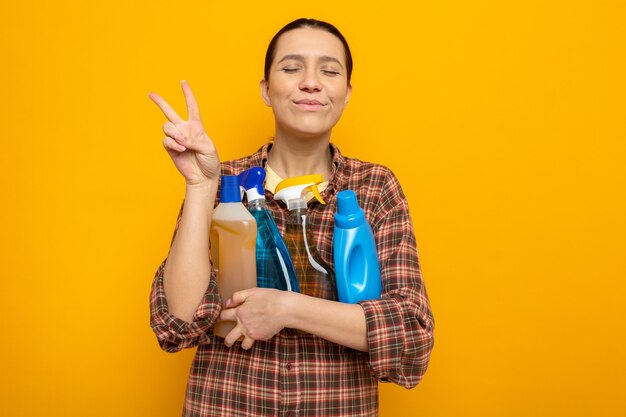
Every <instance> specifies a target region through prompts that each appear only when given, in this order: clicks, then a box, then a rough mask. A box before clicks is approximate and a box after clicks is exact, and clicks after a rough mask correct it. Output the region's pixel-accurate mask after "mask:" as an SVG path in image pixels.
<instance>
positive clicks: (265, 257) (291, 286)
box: [240, 167, 300, 292]
mask: <svg viewBox="0 0 626 417" xmlns="http://www.w3.org/2000/svg"><path fill="white" fill-rule="evenodd" d="M240 179H241V187H242V188H243V189H244V190H245V192H246V197H247V200H248V210H250V213H251V214H252V216H253V217H254V219H255V220H256V225H257V235H256V280H257V287H262V288H276V289H279V290H286V291H296V292H299V291H300V289H299V286H298V278H297V277H296V271H295V269H294V267H293V262H292V261H291V256H290V255H289V250H288V249H287V245H285V241H284V240H283V237H282V235H281V234H280V231H279V230H278V227H277V226H276V223H275V222H274V217H273V216H272V213H271V212H270V211H269V209H268V208H267V202H266V201H265V191H264V188H263V182H264V181H265V171H264V170H263V168H261V167H252V168H250V169H248V170H246V171H244V172H243V173H242V174H241V175H240Z"/></svg>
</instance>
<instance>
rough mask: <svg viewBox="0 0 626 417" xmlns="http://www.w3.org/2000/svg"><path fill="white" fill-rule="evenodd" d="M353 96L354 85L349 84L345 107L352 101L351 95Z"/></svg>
mask: <svg viewBox="0 0 626 417" xmlns="http://www.w3.org/2000/svg"><path fill="white" fill-rule="evenodd" d="M351 94H352V84H349V85H348V93H347V94H346V100H345V101H344V103H343V105H344V106H347V105H348V101H350V95H351Z"/></svg>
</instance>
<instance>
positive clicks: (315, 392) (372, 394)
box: [150, 144, 434, 417]
mask: <svg viewBox="0 0 626 417" xmlns="http://www.w3.org/2000/svg"><path fill="white" fill-rule="evenodd" d="M270 147H271V144H266V145H264V146H263V147H262V148H261V149H259V151H257V152H256V153H255V154H253V155H251V156H249V157H246V158H241V159H238V160H235V161H229V162H224V163H223V164H222V174H224V175H235V174H239V173H241V172H242V171H244V170H245V169H248V168H250V167H252V166H263V167H264V166H265V163H266V162H267V157H268V150H269V149H270ZM330 147H331V152H332V155H333V167H332V171H331V177H330V179H329V185H328V187H327V188H326V189H325V190H324V191H323V192H322V197H323V198H324V200H325V201H326V202H327V204H326V205H325V206H324V205H321V204H319V203H318V202H316V201H315V200H313V201H312V202H310V203H309V207H308V212H309V221H310V224H311V227H312V230H313V232H314V235H315V237H316V239H317V241H316V245H317V248H318V250H319V253H320V255H321V256H322V258H323V259H324V260H325V261H326V262H327V263H328V264H329V265H330V266H331V267H333V256H332V253H333V226H334V220H333V215H334V212H335V211H336V202H337V200H336V194H337V193H338V192H339V191H341V190H345V189H351V190H354V191H355V192H356V195H357V198H358V201H359V204H360V206H361V207H362V208H363V210H364V211H365V214H366V218H367V220H368V221H369V223H370V225H371V226H372V230H373V231H374V235H375V238H376V245H377V251H378V257H379V261H380V267H381V268H380V269H381V277H382V281H383V292H382V295H381V298H380V299H377V300H368V301H362V302H360V303H359V304H360V305H361V307H362V308H363V310H364V312H365V317H366V325H367V339H368V343H369V352H368V353H363V352H359V351H356V350H353V349H350V348H347V347H344V346H340V345H337V344H335V343H331V342H328V341H326V340H324V339H321V338H319V337H317V336H314V335H311V334H307V333H304V332H301V331H298V330H294V329H283V330H282V331H281V332H280V333H278V334H277V335H276V336H274V337H273V338H272V339H271V340H268V341H265V342H264V341H257V342H255V344H254V346H253V348H252V349H250V350H247V351H246V350H243V349H241V347H240V346H239V345H238V344H237V345H236V346H233V347H232V348H227V347H225V345H224V341H223V339H221V338H218V337H216V336H214V335H213V334H212V330H211V329H212V326H213V323H214V322H215V320H216V319H217V318H218V316H219V314H220V310H221V300H220V297H219V295H218V291H217V286H216V283H215V276H212V277H211V280H210V283H209V286H208V288H207V290H206V292H205V294H204V298H203V300H202V302H201V304H200V306H199V307H198V309H197V311H196V313H195V315H194V318H193V321H192V322H191V323H188V322H185V321H183V320H181V319H179V318H177V317H174V316H173V315H171V314H170V313H169V311H168V307H167V301H166V298H165V292H164V289H163V266H164V265H165V262H166V261H164V262H163V264H161V266H160V267H159V268H158V270H157V273H156V277H155V279H154V282H153V285H152V291H151V297H150V312H151V316H150V317H151V320H150V321H151V326H152V328H153V330H154V332H155V333H156V336H157V339H158V341H159V343H160V345H161V347H162V348H163V349H164V350H166V351H168V352H176V351H179V350H181V349H184V348H190V347H195V346H197V347H198V348H197V351H196V355H195V358H194V361H193V364H192V366H191V370H190V375H189V380H188V384H187V393H186V399H185V406H184V410H183V415H184V416H188V417H190V416H246V417H247V416H287V417H294V416H302V417H304V416H376V415H378V385H377V384H378V381H384V382H394V383H396V384H398V385H401V386H404V387H406V388H412V387H414V386H415V385H417V384H418V382H419V381H420V380H421V378H422V376H423V375H424V372H425V371H426V368H427V366H428V361H429V357H430V352H431V350H432V347H433V326H434V322H433V316H432V313H431V310H430V305H429V301H428V296H427V294H426V289H425V287H424V282H423V280H422V275H421V272H420V266H419V261H418V254H417V247H416V242H415V236H414V233H413V226H412V223H411V218H410V216H409V210H408V205H407V201H406V198H405V197H404V194H403V192H402V189H401V187H400V184H399V183H398V181H397V179H396V177H395V176H394V175H393V173H392V172H391V171H390V170H389V169H387V168H385V167H383V166H381V165H376V164H372V163H367V162H363V161H359V160H357V159H353V158H347V157H344V156H343V155H341V153H340V152H339V150H338V149H337V147H336V146H335V145H333V144H331V145H330ZM266 199H267V205H268V208H269V209H270V210H271V211H272V213H273V214H274V218H275V220H276V223H277V225H278V227H279V229H280V230H281V232H282V233H284V231H285V220H286V218H287V216H288V211H287V209H286V207H284V205H282V203H281V204H279V203H277V202H276V201H275V200H274V198H273V194H272V193H271V192H269V191H267V190H266ZM212 275H213V274H212Z"/></svg>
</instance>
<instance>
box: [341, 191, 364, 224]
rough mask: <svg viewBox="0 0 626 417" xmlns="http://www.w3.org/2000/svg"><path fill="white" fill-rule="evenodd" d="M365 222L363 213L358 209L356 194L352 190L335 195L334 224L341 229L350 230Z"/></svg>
mask: <svg viewBox="0 0 626 417" xmlns="http://www.w3.org/2000/svg"><path fill="white" fill-rule="evenodd" d="M363 222H365V213H364V212H363V210H362V209H361V207H359V202H358V201H357V199H356V194H355V192H354V191H352V190H344V191H340V192H339V193H337V213H335V224H336V225H337V226H338V227H341V228H343V229H351V228H353V227H357V226H360V225H361V224H363Z"/></svg>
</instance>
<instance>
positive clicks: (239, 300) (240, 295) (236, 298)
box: [224, 290, 250, 309]
mask: <svg viewBox="0 0 626 417" xmlns="http://www.w3.org/2000/svg"><path fill="white" fill-rule="evenodd" d="M249 296H250V294H249V291H248V290H241V291H237V292H235V293H233V295H232V296H231V297H230V298H229V299H228V300H226V303H224V307H226V308H228V309H232V308H233V307H236V306H238V305H240V304H243V303H244V301H246V298H248V297H249Z"/></svg>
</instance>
